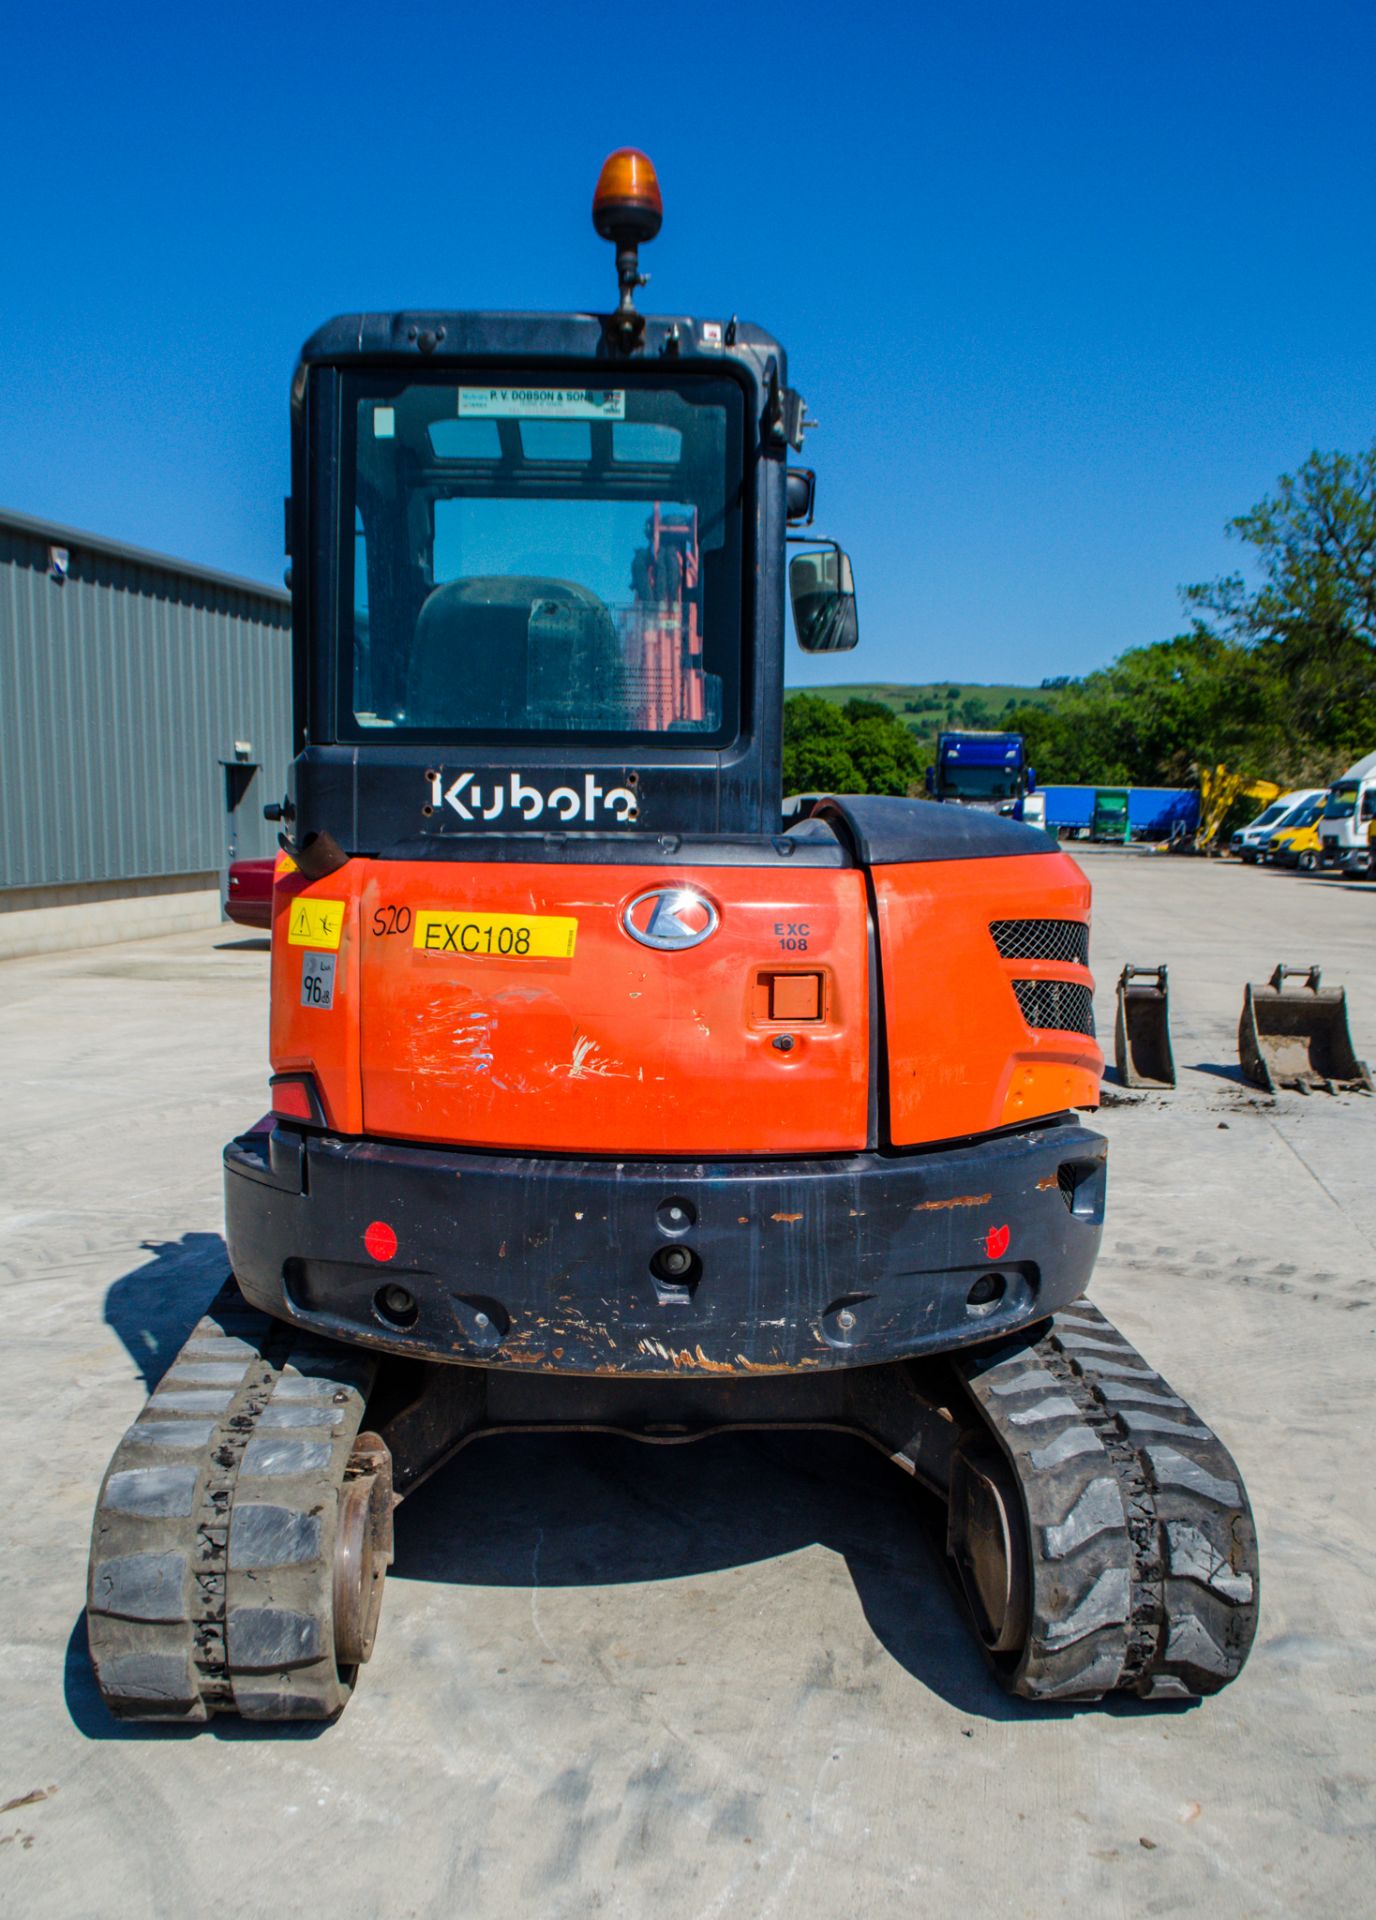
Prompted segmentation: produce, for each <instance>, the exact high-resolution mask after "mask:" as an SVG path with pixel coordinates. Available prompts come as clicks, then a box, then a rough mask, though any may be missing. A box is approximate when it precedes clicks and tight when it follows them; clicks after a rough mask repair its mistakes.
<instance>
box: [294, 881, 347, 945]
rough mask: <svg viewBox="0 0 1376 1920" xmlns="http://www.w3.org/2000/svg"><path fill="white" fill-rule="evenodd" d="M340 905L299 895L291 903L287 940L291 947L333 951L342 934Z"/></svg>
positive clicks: (342, 903) (342, 918)
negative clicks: (320, 948)
mask: <svg viewBox="0 0 1376 1920" xmlns="http://www.w3.org/2000/svg"><path fill="white" fill-rule="evenodd" d="M344 911H345V909H344V902H343V901H342V900H316V899H312V898H308V897H306V896H305V895H303V896H302V897H301V898H300V899H299V900H293V901H292V903H291V910H290V915H289V918H288V922H287V939H288V940H289V941H290V943H291V945H292V946H294V947H325V948H328V949H329V950H330V951H331V952H333V951H334V950H335V949H336V948H337V947H338V945H339V936H340V934H341V933H343V931H344Z"/></svg>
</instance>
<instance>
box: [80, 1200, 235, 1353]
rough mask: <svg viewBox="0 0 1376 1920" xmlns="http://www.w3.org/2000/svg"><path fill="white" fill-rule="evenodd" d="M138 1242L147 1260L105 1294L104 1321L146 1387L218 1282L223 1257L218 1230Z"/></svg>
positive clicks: (224, 1265)
mask: <svg viewBox="0 0 1376 1920" xmlns="http://www.w3.org/2000/svg"><path fill="white" fill-rule="evenodd" d="M142 1245H143V1246H144V1247H145V1248H146V1249H147V1251H148V1254H149V1256H150V1257H149V1259H148V1260H146V1261H145V1262H144V1264H143V1265H142V1266H139V1267H134V1268H131V1270H130V1271H129V1272H128V1273H125V1274H121V1276H120V1278H119V1279H118V1280H116V1281H114V1282H113V1283H112V1284H111V1286H110V1287H109V1289H108V1291H107V1292H106V1295H105V1323H106V1325H107V1326H109V1327H111V1328H113V1330H114V1331H115V1332H116V1333H117V1334H118V1335H119V1337H120V1339H121V1340H122V1341H123V1343H124V1346H125V1349H126V1351H127V1352H128V1354H129V1357H130V1359H131V1360H132V1361H133V1362H134V1365H135V1366H136V1367H137V1368H138V1370H139V1372H140V1373H141V1374H142V1375H143V1379H144V1384H145V1385H146V1386H147V1387H148V1388H149V1389H150V1391H151V1390H152V1388H154V1387H155V1386H156V1385H157V1384H158V1382H159V1380H161V1379H162V1376H163V1375H164V1374H165V1373H166V1371H167V1369H168V1368H169V1367H170V1366H171V1364H172V1362H173V1360H174V1359H175V1358H176V1355H177V1353H178V1351H179V1349H180V1348H181V1346H182V1344H183V1343H184V1341H185V1340H186V1337H187V1335H188V1334H189V1333H190V1331H191V1329H192V1328H193V1327H194V1326H195V1324H196V1322H197V1321H198V1320H199V1319H200V1317H201V1315H202V1314H203V1313H204V1312H205V1310H206V1308H207V1307H208V1306H209V1304H210V1302H211V1301H212V1300H213V1299H214V1297H215V1295H216V1294H217V1293H218V1292H219V1290H220V1288H221V1286H222V1285H223V1284H224V1281H225V1279H226V1277H227V1275H228V1273H229V1256H228V1254H227V1253H226V1252H225V1243H224V1240H223V1238H222V1237H221V1236H220V1235H219V1234H218V1233H184V1234H183V1235H182V1236H181V1238H180V1239H179V1240H145V1241H143V1242H142Z"/></svg>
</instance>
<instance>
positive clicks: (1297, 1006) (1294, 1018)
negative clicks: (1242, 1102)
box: [1237, 966, 1376, 1093]
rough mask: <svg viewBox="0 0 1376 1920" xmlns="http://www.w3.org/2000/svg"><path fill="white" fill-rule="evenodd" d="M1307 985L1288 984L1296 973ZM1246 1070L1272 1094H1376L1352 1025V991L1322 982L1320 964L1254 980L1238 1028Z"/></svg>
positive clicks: (1255, 1083)
mask: <svg viewBox="0 0 1376 1920" xmlns="http://www.w3.org/2000/svg"><path fill="white" fill-rule="evenodd" d="M1292 975H1293V976H1297V977H1298V978H1299V979H1300V980H1302V982H1303V985H1301V986H1297V987H1292V986H1287V985H1286V984H1285V983H1286V980H1287V978H1288V977H1290V976H1292ZM1237 1046H1238V1054H1239V1056H1240V1058H1241V1061H1242V1071H1243V1074H1244V1075H1245V1076H1246V1078H1247V1079H1248V1080H1250V1081H1251V1083H1252V1085H1253V1086H1254V1087H1262V1088H1264V1089H1265V1091H1266V1092H1267V1093H1276V1092H1279V1091H1280V1090H1281V1089H1282V1088H1290V1089H1292V1090H1293V1091H1294V1092H1296V1093H1312V1092H1313V1091H1314V1090H1315V1089H1316V1088H1323V1089H1326V1090H1327V1092H1329V1093H1339V1092H1347V1093H1372V1092H1376V1086H1373V1083H1372V1078H1371V1069H1370V1067H1369V1066H1368V1065H1367V1064H1366V1062H1365V1060H1359V1059H1358V1058H1357V1055H1356V1053H1355V1051H1354V1049H1353V1046H1352V1035H1351V1033H1350V1032H1349V1030H1348V1025H1347V994H1346V992H1345V991H1344V989H1343V988H1342V987H1325V986H1322V985H1320V980H1319V969H1318V968H1317V967H1286V966H1280V967H1277V968H1276V970H1275V972H1274V973H1273V974H1272V975H1271V978H1270V980H1269V981H1267V982H1266V984H1265V985H1264V986H1263V985H1259V984H1258V983H1257V982H1256V981H1249V982H1248V985H1247V990H1246V996H1245V998H1244V1000H1243V1002H1242V1019H1241V1021H1240V1023H1239V1025H1238V1030H1237Z"/></svg>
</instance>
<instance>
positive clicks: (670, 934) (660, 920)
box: [621, 887, 721, 953]
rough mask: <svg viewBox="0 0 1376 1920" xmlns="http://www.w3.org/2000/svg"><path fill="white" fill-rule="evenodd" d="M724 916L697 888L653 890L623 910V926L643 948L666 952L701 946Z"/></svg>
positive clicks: (638, 895) (637, 896)
mask: <svg viewBox="0 0 1376 1920" xmlns="http://www.w3.org/2000/svg"><path fill="white" fill-rule="evenodd" d="M720 918H721V916H720V915H719V914H718V912H717V910H716V908H715V907H714V906H713V905H712V902H711V901H710V900H708V899H707V898H705V896H704V895H702V894H700V893H699V892H698V890H697V888H696V887H652V888H651V889H650V891H649V892H648V893H638V894H637V895H636V897H635V899H634V900H632V902H631V903H630V905H629V906H628V907H626V908H624V909H623V910H622V914H621V924H622V926H623V927H624V928H625V929H626V931H627V933H629V934H630V936H631V938H632V940H638V941H639V942H640V944H641V946H642V947H658V948H660V949H661V950H662V951H664V952H666V953H673V952H677V951H678V950H679V949H680V948H683V947H696V946H700V945H701V944H702V942H703V941H704V940H705V939H706V938H707V936H708V934H709V933H715V932H716V930H717V925H718V922H719V920H720Z"/></svg>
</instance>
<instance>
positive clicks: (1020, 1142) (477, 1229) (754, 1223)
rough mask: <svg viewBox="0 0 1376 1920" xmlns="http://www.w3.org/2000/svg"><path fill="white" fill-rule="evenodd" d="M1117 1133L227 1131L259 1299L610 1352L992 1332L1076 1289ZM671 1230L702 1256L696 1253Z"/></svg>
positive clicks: (790, 1351)
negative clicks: (528, 1138) (405, 1137)
mask: <svg viewBox="0 0 1376 1920" xmlns="http://www.w3.org/2000/svg"><path fill="white" fill-rule="evenodd" d="M1106 1151H1107V1149H1106V1144H1105V1142H1104V1140H1103V1138H1102V1137H1101V1136H1100V1135H1098V1134H1096V1133H1092V1132H1090V1131H1089V1130H1088V1129H1087V1128H1085V1127H1082V1126H1079V1125H1078V1124H1075V1123H1074V1122H1071V1121H1067V1122H1065V1123H1061V1124H1054V1125H1050V1126H1043V1127H1039V1128H1036V1129H1030V1130H1028V1131H1026V1132H1022V1133H1013V1134H1000V1135H997V1136H994V1137H991V1138H988V1139H985V1140H983V1141H980V1142H977V1143H975V1144H973V1145H970V1146H964V1147H958V1148H951V1149H948V1150H944V1151H930V1152H923V1153H906V1154H888V1155H884V1154H878V1153H865V1154H850V1155H845V1156H838V1157H836V1158H833V1159H806V1160H802V1159H800V1160H792V1161H780V1160H749V1161H740V1160H738V1161H716V1162H713V1161H692V1162H689V1161H637V1160H628V1161H610V1160H572V1159H562V1158H557V1157H552V1156H540V1157H533V1156H521V1157H516V1156H504V1155H501V1154H480V1153H469V1152H462V1151H457V1150H446V1149H435V1148H424V1147H408V1146H395V1145H391V1144H388V1143H384V1142H381V1141H375V1140H357V1139H343V1138H338V1137H334V1136H331V1135H328V1134H323V1135H322V1134H308V1133H305V1132H301V1131H298V1130H296V1129H294V1128H290V1127H286V1126H283V1125H280V1124H279V1125H278V1126H277V1127H276V1128H275V1129H274V1130H273V1132H272V1133H271V1134H268V1133H256V1134H248V1135H245V1136H244V1137H243V1138H241V1139H238V1140H234V1141H231V1142H230V1144H229V1146H228V1147H226V1149H225V1211H226V1232H227V1238H228V1243H229V1255H230V1262H231V1265H232V1266H233V1269H234V1272H235V1275H236V1277H237V1279H238V1282H239V1285H240V1287H241V1289H242V1290H243V1292H244V1294H245V1295H246V1296H247V1298H248V1299H249V1300H251V1301H252V1302H253V1303H254V1304H255V1305H256V1306H259V1307H261V1308H263V1309H264V1310H265V1311H266V1312H268V1313H271V1314H274V1315H276V1316H277V1317H278V1318H279V1319H284V1320H289V1321H293V1322H295V1323H297V1324H299V1325H301V1326H304V1327H309V1328H311V1329H312V1330H314V1331H316V1332H319V1333H323V1334H326V1335H329V1336H331V1337H333V1338H335V1339H339V1340H344V1341H349V1342H351V1343H355V1344H359V1345H364V1346H370V1347H379V1348H384V1349H386V1350H388V1351H391V1352H394V1353H402V1354H409V1355H412V1356H414V1357H415V1358H418V1359H426V1360H447V1361H458V1362H468V1363H470V1364H481V1365H485V1366H496V1367H514V1368H525V1369H528V1368H538V1369H540V1370H542V1371H547V1372H553V1373H569V1374H603V1375H607V1374H621V1373H626V1374H635V1375H655V1374H659V1375H671V1376H673V1375H677V1376H682V1375H685V1374H701V1375H719V1374H735V1373H739V1374H748V1373H772V1372H782V1371H792V1370H795V1369H798V1368H816V1367H846V1366H863V1365H872V1364H876V1363H879V1362H883V1361H889V1360H896V1359H902V1358H909V1357H912V1356H915V1355H922V1354H930V1353H936V1352H941V1351H943V1350H946V1349H950V1348H953V1347H960V1346H967V1345H970V1344H972V1343H973V1342H975V1341H979V1340H986V1339H990V1338H994V1337H996V1336H999V1335H1002V1334H1006V1333H1008V1332H1011V1331H1013V1330H1014V1329H1016V1328H1018V1327H1021V1326H1024V1325H1027V1324H1029V1323H1031V1322H1034V1321H1037V1320H1041V1319H1043V1318H1045V1317H1046V1316H1047V1315H1048V1314H1051V1313H1054V1312H1055V1311H1056V1310H1057V1309H1058V1308H1060V1307H1062V1306H1065V1305H1068V1304H1069V1302H1070V1301H1072V1300H1075V1299H1078V1298H1079V1296H1080V1295H1081V1294H1082V1293H1083V1292H1084V1290H1085V1286H1086V1284H1087V1282H1088V1280H1089V1276H1090V1271H1091V1269H1092V1267H1093V1264H1094V1259H1095V1255H1096V1254H1097V1252H1098V1247H1099V1238H1100V1234H1101V1231H1102V1222H1103V1205H1104V1187H1105V1177H1106V1168H1105V1155H1106ZM374 1222H383V1223H385V1224H386V1226H387V1227H389V1228H390V1229H391V1230H392V1232H393V1233H394V1234H395V1239H396V1247H395V1252H394V1253H392V1255H391V1257H390V1258H387V1259H378V1258H376V1257H374V1255H373V1254H372V1253H370V1251H369V1249H368V1247H367V1245H366V1244H365V1238H364V1236H365V1233H366V1232H367V1229H368V1228H369V1227H370V1225H372V1224H373V1223H374ZM371 1238H372V1241H373V1244H374V1246H375V1247H377V1248H378V1250H379V1251H381V1252H383V1253H385V1252H386V1251H387V1249H388V1244H389V1243H388V1238H387V1236H386V1235H385V1234H383V1235H376V1234H375V1235H373V1236H371ZM670 1249H675V1250H677V1249H682V1250H685V1251H686V1252H687V1253H688V1254H689V1256H690V1263H689V1268H688V1271H687V1273H686V1274H685V1275H683V1276H681V1277H675V1276H674V1275H673V1273H672V1272H669V1271H666V1262H665V1260H664V1254H665V1253H666V1252H667V1251H668V1250H670ZM668 1264H669V1265H672V1264H673V1263H668ZM680 1264H681V1263H680ZM389 1288H403V1289H405V1291H406V1293H407V1294H408V1295H409V1296H410V1300H411V1302H412V1307H411V1308H410V1309H407V1308H405V1307H402V1308H401V1309H398V1307H397V1306H396V1304H395V1302H391V1303H389V1302H388V1301H386V1300H385V1299H384V1297H383V1296H384V1292H385V1290H386V1289H389ZM972 1289H974V1291H975V1298H974V1299H973V1300H972V1299H971V1290H972Z"/></svg>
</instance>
